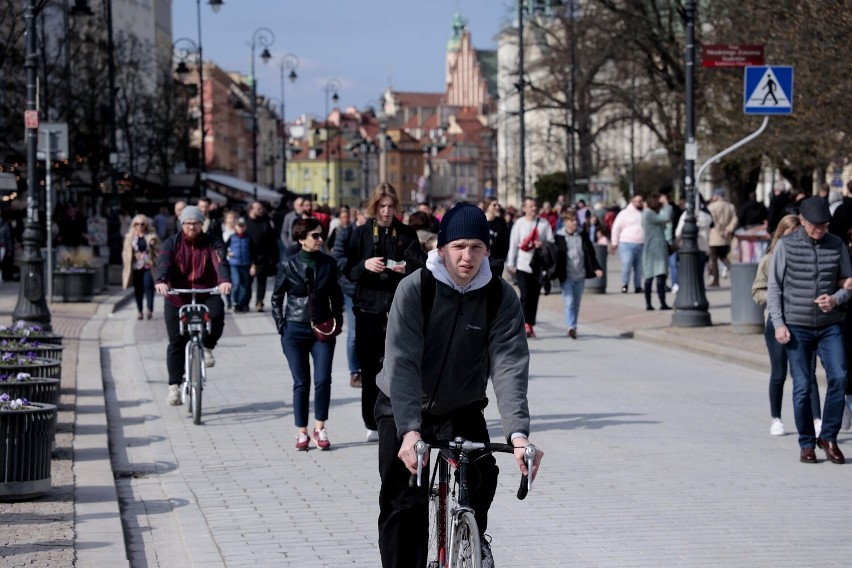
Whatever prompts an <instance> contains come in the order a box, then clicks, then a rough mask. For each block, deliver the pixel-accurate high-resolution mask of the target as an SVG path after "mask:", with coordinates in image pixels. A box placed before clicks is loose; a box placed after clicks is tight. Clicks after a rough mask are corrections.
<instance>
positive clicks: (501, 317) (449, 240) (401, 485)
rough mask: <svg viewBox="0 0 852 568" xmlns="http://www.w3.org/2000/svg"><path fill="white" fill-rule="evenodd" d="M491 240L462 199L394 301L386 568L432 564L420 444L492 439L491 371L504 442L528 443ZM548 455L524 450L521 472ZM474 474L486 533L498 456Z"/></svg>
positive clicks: (512, 318) (386, 375)
mask: <svg viewBox="0 0 852 568" xmlns="http://www.w3.org/2000/svg"><path fill="white" fill-rule="evenodd" d="M489 243H490V236H489V232H488V221H487V219H486V218H485V214H484V213H483V212H482V211H481V210H480V209H479V208H478V207H475V206H473V205H470V204H459V205H456V206H455V207H454V208H453V209H451V210H450V211H449V212H448V213H447V214H446V215H444V218H443V219H442V220H441V225H440V231H439V233H438V249H437V250H433V251H431V252H430V253H429V256H428V259H427V261H426V268H425V269H421V270H428V271H429V272H428V273H426V274H422V273H421V271H417V272H415V273H413V274H411V275H410V276H408V277H406V278H405V279H404V280H402V282H401V283H400V285H399V288H398V289H397V292H396V296H395V297H394V300H393V304H392V306H391V311H390V314H389V316H388V329H387V340H386V341H387V342H386V349H385V353H386V356H385V359H384V367H383V369H382V372H381V374H380V375H379V378H378V386H379V388H380V389H381V393H380V394H379V399H378V402H377V404H376V419H377V423H378V429H379V472H380V474H381V478H382V485H381V493H380V495H379V507H380V512H379V550H380V552H381V556H382V565H383V566H384V567H385V568H388V567H391V566H393V567H405V568H410V567H413V566H416V567H424V566H426V562H427V548H428V531H429V529H428V523H429V509H428V494H427V488H426V487H425V485H424V486H423V487H416V486H415V487H411V486H409V478H410V475H411V474H412V473H414V472H416V470H417V454H416V452H415V444H416V443H417V441H418V440H420V439H421V436H422V437H423V438H425V439H426V441H427V442H428V441H429V440H430V439H439V438H440V439H447V438H452V437H455V436H463V437H464V438H467V439H469V440H474V441H488V439H489V436H488V428H487V426H486V423H485V417H484V416H483V409H484V408H485V407H486V406H487V404H488V399H487V398H486V396H485V389H486V385H487V382H488V378H489V377H491V381H492V383H493V385H494V392H495V394H496V397H497V406H498V408H499V410H500V415H501V417H502V422H503V431H504V433H505V435H506V440H507V441H508V442H509V443H511V444H512V445H514V446H515V447H516V448H523V447H524V446H526V445H528V444H529V443H530V442H529V440H528V439H527V438H528V435H529V422H530V418H529V408H528V404H527V383H528V379H529V348H528V346H527V338H526V333H525V331H524V325H523V324H524V317H523V313H522V311H521V305H520V302H519V301H518V296H517V294H515V291H514V290H513V289H512V287H511V286H510V285H509V284H508V283H506V282H505V281H503V280H502V279H500V278H497V279H496V280H495V281H494V282H491V280H492V275H491V269H490V268H489V266H488V262H483V261H484V260H485V259H486V258H487V256H488V246H489ZM430 278H431V279H433V280H432V281H431V282H430V281H429V280H428V279H430ZM427 283H429V284H428V285H427ZM424 290H426V292H425V293H424V292H423V291H424ZM429 293H432V294H434V302H431V311H428V310H427V309H426V308H424V307H423V306H424V304H426V305H430V302H429V299H428V298H427V297H426V296H425V294H429ZM542 456H543V452H541V451H539V452H538V454H537V456H536V458H535V463H534V465H533V471H532V472H528V471H527V467H526V464H525V463H524V459H523V458H524V453H523V451H521V450H517V451H516V452H515V459H516V460H517V463H518V467H519V468H520V470H521V473H523V474H525V475H526V474H529V475H532V476H533V477H535V474H536V472H537V471H538V466H539V462H540V461H541V458H542ZM427 457H428V454H427ZM397 458H398V459H397ZM469 473H470V477H469V479H470V486H471V495H470V502H471V505H472V507H473V509H474V512H475V515H476V521H477V524H478V526H479V529H480V531H481V532H482V533H483V534H484V532H485V529H486V527H487V517H488V509H489V507H490V506H491V502H492V501H493V499H494V494H495V492H496V490H497V473H498V468H497V464H496V461H495V459H494V457H493V456H491V454H488V455H485V456H483V457H482V458H481V459H478V460H477V461H476V462H475V463H474V464H473V467H472V468H471V471H470V472H469ZM481 542H482V566H483V567H486V566H493V565H494V564H493V559H492V557H491V550H490V547H489V545H488V542H487V541H486V539H482V540H481Z"/></svg>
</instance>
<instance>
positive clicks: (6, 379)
mask: <svg viewBox="0 0 852 568" xmlns="http://www.w3.org/2000/svg"><path fill="white" fill-rule="evenodd" d="M10 378H11V377H9V375H7V374H6V373H3V374H2V375H0V383H7V382H9V379H10Z"/></svg>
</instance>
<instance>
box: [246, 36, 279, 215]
mask: <svg viewBox="0 0 852 568" xmlns="http://www.w3.org/2000/svg"><path fill="white" fill-rule="evenodd" d="M273 43H275V34H274V33H272V30H270V29H269V28H257V29H256V30H254V33H253V34H252V35H251V154H252V156H251V181H252V183H253V184H254V190H253V197H254V200H255V201H257V77H256V76H255V74H254V51H255V49H256V48H258V47H262V48H263V51H262V52H261V53H260V59H261V60H262V61H263V62H264V63H268V62H269V60H270V59H272V54H271V53H269V46H270V45H272V44H273Z"/></svg>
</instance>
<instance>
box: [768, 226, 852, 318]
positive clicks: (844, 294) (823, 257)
mask: <svg viewBox="0 0 852 568" xmlns="http://www.w3.org/2000/svg"><path fill="white" fill-rule="evenodd" d="M770 262H771V264H770V266H769V281H768V283H767V289H766V304H767V308H768V309H769V317H770V318H771V319H772V324H773V325H774V326H775V329H778V328H779V327H781V326H782V325H800V326H802V327H809V328H817V327H823V326H826V325H830V324H834V323H840V322H841V321H842V320H843V317H844V315H845V314H844V313H843V312H842V311H841V310H838V309H837V308H835V309H833V310H831V311H830V312H827V313H823V311H822V310H821V309H820V308H819V306H817V305H816V304H815V303H814V300H816V299H817V298H818V297H819V296H821V295H823V294H829V295H830V296H832V297H833V298H834V299H835V300H836V301H837V305H838V306H839V305H840V304H843V303H844V302H846V301H847V300H849V297H850V295H852V292H850V291H849V290H846V289H844V288H839V289H838V287H837V282H838V280H844V279H846V278H849V277H850V276H852V268H850V263H849V253H848V252H847V250H846V245H844V244H843V241H842V240H840V238H839V237H836V236H835V235H832V234H826V235H825V236H824V237H823V238H821V239H820V240H818V241H815V240H813V239H812V238H810V237H809V236H808V234H807V233H806V232H805V228H804V227H800V228H799V229H798V230H797V231H795V232H793V233H791V234H789V235H787V236H786V237H781V238H780V239H779V240H778V242H777V243H775V252H773V253H772V260H771V261H770Z"/></svg>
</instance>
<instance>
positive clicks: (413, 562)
mask: <svg viewBox="0 0 852 568" xmlns="http://www.w3.org/2000/svg"><path fill="white" fill-rule="evenodd" d="M379 396H380V397H384V398H385V399H386V398H387V397H386V396H385V395H384V394H379ZM380 406H381V405H380ZM481 408H482V404H479V405H478V407H477V408H471V407H468V408H465V409H462V410H460V411H457V412H455V413H453V416H452V417H444V418H432V419H431V420H430V419H429V417H426V416H424V420H423V426H422V429H421V432H422V435H423V437H424V438H425V439H426V440H429V439H430V438H431V439H435V438H440V439H447V438H453V437H455V436H463V437H464V438H467V439H469V440H474V441H480V442H481V441H486V440H488V439H489V437H488V428H487V426H486V424H485V417H484V416H483V415H482V410H481ZM377 418H378V420H377V421H378V426H379V474H380V475H381V479H382V487H381V491H380V492H379V551H380V553H381V556H382V566H383V567H384V568H392V567H393V568H415V567H416V568H424V567H425V566H426V562H427V560H428V559H427V553H428V548H429V543H428V541H429V500H428V486H429V479H430V477H431V473H430V471H431V467H432V466H434V463H435V462H434V460H435V459H437V452H432V455H431V456H430V460H429V466H430V470H429V471H424V473H423V476H422V479H423V480H424V482H423V486H422V487H417V486H416V484H415V486H414V487H409V486H408V480H409V479H410V477H411V473H410V472H409V471H408V469H406V467H405V465H404V464H403V463H402V460H400V459H399V458H398V457H397V453H398V452H399V448H400V446H401V445H402V440H400V438H399V437H398V436H397V433H396V423H395V422H394V419H393V415H390V416H387V415H382V416H379V417H377ZM474 456H475V454H474ZM498 473H499V469H498V468H497V463H496V460H495V459H494V456H492V455H490V454H489V455H485V456H483V457H481V458H480V459H477V460H476V461H475V462H473V463H472V464H471V465H470V467H469V468H468V485H469V487H470V504H471V507H473V510H474V514H475V516H476V523H477V525H478V526H479V532H480V534H482V533H484V532H485V530H486V528H487V527H488V509H489V508H490V507H491V502H492V501H493V500H494V494H495V493H496V492H497V474H498Z"/></svg>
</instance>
